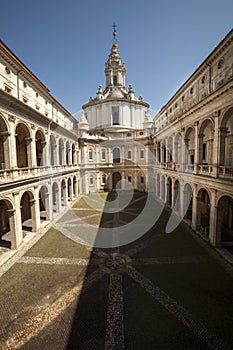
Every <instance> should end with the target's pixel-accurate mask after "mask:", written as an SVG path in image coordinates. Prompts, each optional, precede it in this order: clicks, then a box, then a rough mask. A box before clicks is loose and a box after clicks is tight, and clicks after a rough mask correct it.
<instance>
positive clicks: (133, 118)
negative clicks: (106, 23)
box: [0, 31, 233, 248]
mask: <svg viewBox="0 0 233 350" xmlns="http://www.w3.org/2000/svg"><path fill="white" fill-rule="evenodd" d="M125 75H126V69H125V66H124V64H123V63H122V60H121V57H120V54H119V52H118V44H117V41H116V33H115V32H114V39H113V44H112V48H111V52H110V55H109V57H108V61H107V62H106V65H105V76H106V87H105V89H103V88H102V86H100V87H99V89H98V92H97V96H96V98H95V99H92V98H90V100H89V102H88V103H87V104H85V105H84V106H83V115H82V117H81V120H80V122H79V123H78V128H77V127H76V124H77V123H76V120H75V119H74V118H73V117H72V116H71V115H70V114H69V113H68V112H67V111H66V110H65V109H64V107H62V106H61V105H60V104H59V102H58V101H56V100H55V99H54V98H53V97H52V96H51V95H50V92H49V90H48V89H47V88H46V87H45V86H44V85H43V84H42V83H41V82H40V81H39V80H38V79H37V78H36V77H35V76H34V75H33V74H32V73H31V72H30V71H29V70H28V69H27V67H25V66H24V65H23V63H22V62H21V61H20V60H19V59H18V58H17V57H15V55H14V54H13V53H12V52H11V51H10V50H9V49H8V48H7V47H6V46H5V45H4V44H3V43H2V42H1V43H0V113H1V114H0V167H1V170H0V209H1V210H0V215H1V220H0V236H2V244H7V242H8V243H9V242H11V247H12V248H17V247H18V246H19V245H20V244H21V242H22V237H23V233H25V232H26V230H27V229H28V226H27V225H28V224H27V223H28V222H30V223H31V226H32V231H33V232H38V231H39V230H40V227H41V222H43V221H44V220H45V219H46V222H48V221H49V220H51V219H52V218H53V217H56V216H58V215H60V214H61V211H62V208H65V207H66V205H68V204H69V202H71V201H72V200H73V199H75V198H76V197H77V196H78V195H79V193H89V192H96V191H104V190H108V191H109V190H112V189H116V188H118V187H121V189H124V188H128V187H132V188H134V189H137V190H140V191H152V192H154V194H155V195H156V196H157V198H158V199H159V200H160V201H163V202H164V203H165V204H166V205H168V206H170V207H171V208H172V209H173V211H174V212H175V213H176V215H178V216H181V217H182V218H185V220H186V221H187V222H188V223H189V224H190V225H192V227H193V228H194V229H195V230H198V231H200V232H201V233H202V234H203V235H206V236H207V237H209V239H210V241H211V243H212V244H213V245H215V246H220V245H224V244H233V31H231V32H230V33H229V34H228V35H227V36H226V38H224V39H223V41H222V42H221V43H220V44H219V45H218V46H217V47H216V49H215V50H214V51H213V52H212V53H211V54H210V55H209V56H208V58H207V59H206V60H205V61H204V62H203V63H202V64H201V65H200V66H199V67H198V69H197V70H196V71H195V72H194V73H193V74H192V75H191V77H190V78H189V79H188V80H187V81H186V82H185V83H184V85H183V86H182V87H181V88H180V89H179V90H178V91H177V93H176V94H175V95H174V96H173V97H172V98H171V99H170V100H169V101H168V103H167V104H166V105H165V106H163V107H162V109H161V110H160V112H159V113H158V115H156V116H155V117H154V119H152V116H150V115H149V105H148V104H147V103H146V102H144V101H143V100H142V98H141V97H138V98H137V97H136V96H135V94H134V92H133V88H132V85H129V88H128V89H127V88H126V86H125ZM120 180H121V181H120Z"/></svg>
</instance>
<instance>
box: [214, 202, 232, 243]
mask: <svg viewBox="0 0 233 350" xmlns="http://www.w3.org/2000/svg"><path fill="white" fill-rule="evenodd" d="M216 231H217V232H216V235H217V241H218V242H219V241H220V244H221V245H222V246H226V247H227V246H233V198H232V197H230V196H229V195H224V196H222V197H221V198H220V199H219V201H218V204H217V230H216Z"/></svg>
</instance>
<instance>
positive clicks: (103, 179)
mask: <svg viewBox="0 0 233 350" xmlns="http://www.w3.org/2000/svg"><path fill="white" fill-rule="evenodd" d="M102 184H106V176H105V175H103V176H102Z"/></svg>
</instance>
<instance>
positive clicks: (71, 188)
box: [67, 177, 73, 201]
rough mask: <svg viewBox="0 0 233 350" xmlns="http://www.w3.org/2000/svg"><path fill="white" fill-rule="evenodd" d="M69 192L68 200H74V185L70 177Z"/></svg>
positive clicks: (68, 182)
mask: <svg viewBox="0 0 233 350" xmlns="http://www.w3.org/2000/svg"><path fill="white" fill-rule="evenodd" d="M67 194H68V201H72V199H73V187H72V180H71V178H70V177H69V178H68V181H67Z"/></svg>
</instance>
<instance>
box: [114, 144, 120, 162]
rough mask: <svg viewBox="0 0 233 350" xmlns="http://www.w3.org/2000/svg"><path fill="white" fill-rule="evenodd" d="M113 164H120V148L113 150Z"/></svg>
mask: <svg viewBox="0 0 233 350" xmlns="http://www.w3.org/2000/svg"><path fill="white" fill-rule="evenodd" d="M112 153H113V163H120V162H121V152H120V148H118V147H116V148H113V152H112Z"/></svg>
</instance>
